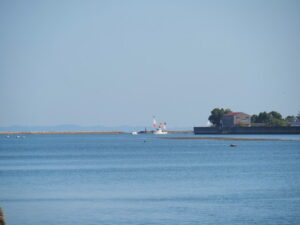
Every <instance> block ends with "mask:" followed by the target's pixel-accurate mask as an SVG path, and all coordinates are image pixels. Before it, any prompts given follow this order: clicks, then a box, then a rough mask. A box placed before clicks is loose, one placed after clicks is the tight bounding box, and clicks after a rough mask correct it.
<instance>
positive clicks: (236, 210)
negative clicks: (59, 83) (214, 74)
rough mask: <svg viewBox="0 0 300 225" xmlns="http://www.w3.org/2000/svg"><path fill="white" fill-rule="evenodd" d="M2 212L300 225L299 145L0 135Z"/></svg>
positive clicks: (100, 220) (49, 223)
mask: <svg viewBox="0 0 300 225" xmlns="http://www.w3.org/2000/svg"><path fill="white" fill-rule="evenodd" d="M173 136H175V135H173ZM180 136H183V135H180ZM243 137H245V136H243ZM248 137H254V136H248ZM259 137H262V138H265V137H268V138H269V137H275V138H280V137H282V138H289V139H291V138H293V139H298V140H300V136H299V135H298V136H259ZM231 143H236V144H238V147H236V148H231V147H229V144H231ZM0 206H1V207H2V208H3V210H4V212H5V215H6V218H7V224H8V225H21V224H22V225H54V224H55V225H58V224H59V225H74V224H83V225H100V224H101V225H102V224H103V225H117V224H122V225H123V224H130V225H136V224H160V225H166V224H170V225H177V224H178V225H185V224H201V225H203V224H204V225H205V224H210V225H216V224H222V225H235V224H236V225H240V224H243V225H247V224H263V225H268V224H270V225H276V224H278V225H284V224H295V225H296V224H297V225H298V224H300V142H299V141H298V142H297V141H254V142H253V141H243V142H237V141H235V142H233V141H219V140H162V139H157V138H155V137H154V136H152V135H138V136H131V135H93V134H88V135H27V136H26V137H25V138H16V137H15V136H11V137H10V138H6V137H5V136H0Z"/></svg>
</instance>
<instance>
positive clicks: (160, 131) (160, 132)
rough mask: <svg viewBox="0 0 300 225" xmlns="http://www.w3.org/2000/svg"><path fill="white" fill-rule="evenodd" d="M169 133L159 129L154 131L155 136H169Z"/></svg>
mask: <svg viewBox="0 0 300 225" xmlns="http://www.w3.org/2000/svg"><path fill="white" fill-rule="evenodd" d="M167 133H168V132H167V131H163V130H162V129H160V128H159V129H157V130H155V131H153V134H167Z"/></svg>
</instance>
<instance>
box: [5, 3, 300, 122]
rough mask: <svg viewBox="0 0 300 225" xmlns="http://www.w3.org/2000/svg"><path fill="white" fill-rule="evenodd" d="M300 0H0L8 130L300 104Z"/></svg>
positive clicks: (182, 118) (192, 117)
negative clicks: (17, 127) (57, 0)
mask: <svg viewBox="0 0 300 225" xmlns="http://www.w3.org/2000/svg"><path fill="white" fill-rule="evenodd" d="M299 12H300V1H296V0H295V1H293V0H288V1H270V0H269V1H258V0H254V1H237V0H230V1H188V2H187V1H148V2H145V1H70V0H69V1H68V0H64V1H59V2H56V1H20V0H16V1H1V2H0V29H1V35H0V103H1V111H0V127H3V126H12V125H21V126H56V125H60V124H76V125H80V126H98V125H101V126H109V127H114V126H121V125H128V126H145V125H149V126H150V124H151V120H152V116H153V115H155V116H156V118H157V121H161V122H164V121H166V122H167V124H168V125H169V126H171V127H192V126H196V125H206V123H207V118H208V116H209V114H210V111H211V110H212V109H213V108H216V107H220V108H221V107H222V108H230V109H232V110H234V111H241V112H245V113H248V114H257V113H259V112H262V111H268V112H269V111H273V110H275V111H278V112H280V113H282V114H283V116H287V115H296V114H297V113H298V112H299V111H300V101H299V99H300V91H299V86H300V85H299V84H300V67H299V65H300V13H299Z"/></svg>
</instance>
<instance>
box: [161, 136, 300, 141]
mask: <svg viewBox="0 0 300 225" xmlns="http://www.w3.org/2000/svg"><path fill="white" fill-rule="evenodd" d="M159 138H160V139H173V140H223V141H300V140H293V139H280V138H234V137H159Z"/></svg>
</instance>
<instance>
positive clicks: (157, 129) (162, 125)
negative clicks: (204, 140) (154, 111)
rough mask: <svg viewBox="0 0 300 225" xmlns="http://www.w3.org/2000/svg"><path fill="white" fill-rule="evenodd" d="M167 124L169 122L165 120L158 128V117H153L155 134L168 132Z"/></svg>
mask: <svg viewBox="0 0 300 225" xmlns="http://www.w3.org/2000/svg"><path fill="white" fill-rule="evenodd" d="M166 125H167V123H166V122H164V123H159V126H158V128H156V126H157V125H156V119H155V116H154V117H153V127H154V128H155V129H156V130H154V131H153V134H168V132H167V131H165V130H166Z"/></svg>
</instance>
